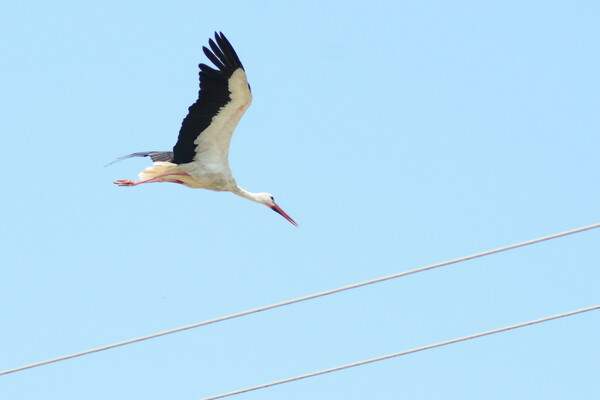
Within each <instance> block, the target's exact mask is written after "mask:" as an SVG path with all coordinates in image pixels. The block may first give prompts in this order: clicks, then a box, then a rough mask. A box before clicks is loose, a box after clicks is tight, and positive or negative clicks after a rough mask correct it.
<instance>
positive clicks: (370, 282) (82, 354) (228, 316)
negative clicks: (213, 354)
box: [0, 223, 600, 375]
mask: <svg viewBox="0 0 600 400" xmlns="http://www.w3.org/2000/svg"><path fill="white" fill-rule="evenodd" d="M599 227H600V223H596V224H593V225H588V226H584V227H581V228H577V229H572V230H568V231H564V232H560V233H555V234H553V235H548V236H544V237H540V238H537V239H533V240H528V241H525V242H521V243H516V244H511V245H509V246H504V247H499V248H497V249H493V250H488V251H484V252H481V253H476V254H472V255H469V256H466V257H461V258H456V259H454V260H450V261H444V262H441V263H437V264H431V265H427V266H425V267H421V268H416V269H412V270H409V271H404V272H399V273H397V274H393V275H388V276H384V277H381V278H376V279H372V280H368V281H364V282H359V283H354V284H352V285H348V286H343V287H340V288H337V289H332V290H327V291H324V292H320V293H315V294H311V295H308V296H304V297H298V298H296V299H292V300H287V301H282V302H280V303H275V304H271V305H268V306H263V307H259V308H254V309H251V310H247V311H242V312H239V313H236V314H231V315H227V316H224V317H219V318H214V319H209V320H207V321H203V322H198V323H195V324H191V325H187V326H183V327H179V328H175V329H170V330H167V331H163V332H158V333H153V334H151V335H147V336H142V337H138V338H135V339H129V340H125V341H122V342H118V343H113V344H109V345H106V346H102V347H96V348H94V349H90V350H85V351H81V352H78V353H73V354H69V355H65V356H61V357H56V358H52V359H50V360H46V361H40V362H36V363H33V364H28V365H23V366H21V367H16V368H12V369H7V370H5V371H0V375H7V374H11V373H14V372H18V371H23V370H26V369H29V368H36V367H40V366H42V365H46V364H52V363H55V362H59V361H64V360H68V359H70V358H75V357H81V356H84V355H87V354H92V353H97V352H99V351H104V350H109V349H113V348H115V347H120V346H125V345H129V344H132V343H136V342H141V341H144V340H149V339H154V338H157V337H160V336H165V335H170V334H172V333H177V332H181V331H185V330H188V329H193V328H198V327H201V326H205V325H210V324H215V323H217V322H222V321H227V320H230V319H234V318H239V317H243V316H245V315H249V314H255V313H259V312H262V311H267V310H272V309H274V308H278V307H283V306H287V305H290V304H294V303H299V302H302V301H307V300H312V299H316V298H317V297H323V296H328V295H331V294H334V293H339V292H343V291H346V290H351V289H356V288H359V287H362V286H367V285H372V284H374V283H379V282H383V281H387V280H390V279H395V278H400V277H403V276H407V275H411V274H416V273H418V272H423V271H428V270H430V269H434V268H439V267H444V266H447V265H451V264H456V263H459V262H463V261H468V260H472V259H474V258H479V257H484V256H489V255H491V254H495V253H500V252H503V251H507V250H512V249H516V248H519V247H524V246H529V245H532V244H535V243H539V242H543V241H546V240H551V239H556V238H559V237H563V236H567V235H572V234H575V233H579V232H583V231H587V230H591V229H596V228H599Z"/></svg>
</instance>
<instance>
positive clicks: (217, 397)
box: [202, 304, 600, 400]
mask: <svg viewBox="0 0 600 400" xmlns="http://www.w3.org/2000/svg"><path fill="white" fill-rule="evenodd" d="M598 309H600V304H599V305H596V306H592V307H586V308H581V309H579V310H575V311H569V312H566V313H562V314H556V315H552V316H550V317H545V318H540V319H536V320H533V321H527V322H522V323H520V324H515V325H510V326H505V327H503V328H498V329H493V330H491V331H486V332H481V333H476V334H473V335H469V336H463V337H460V338H457V339H451V340H446V341H444V342H439V343H434V344H430V345H427V346H422V347H416V348H414V349H410V350H404V351H401V352H398V353H393V354H387V355H385V356H380V357H375V358H370V359H368V360H363V361H358V362H354V363H351V364H346V365H341V366H338V367H334V368H329V369H324V370H321V371H316V372H311V373H308V374H304V375H298V376H294V377H292V378H287V379H282V380H279V381H274V382H269V383H265V384H262V385H258V386H253V387H249V388H245V389H240V390H235V391H233V392H229V393H224V394H220V395H217V396H212V397H205V398H203V399H202V400H216V399H222V398H224V397H230V396H234V395H237V394H242V393H247V392H252V391H254V390H259V389H265V388H268V387H271V386H276V385H282V384H284V383H289V382H293V381H299V380H301V379H306V378H312V377H314V376H318V375H323V374H328V373H330V372H336V371H341V370H343V369H348V368H354V367H358V366H360V365H365V364H370V363H374V362H378V361H383V360H387V359H390V358H394V357H400V356H404V355H407V354H411V353H417V352H419V351H423V350H429V349H433V348H435V347H442V346H447V345H449V344H453V343H458V342H464V341H466V340H471V339H476V338H479V337H482V336H487V335H493V334H495V333H500V332H506V331H509V330H511V329H517V328H523V327H524V326H528V325H535V324H539V323H541V322H546V321H551V320H553V319H558V318H564V317H570V316H572V315H575V314H581V313H584V312H588V311H593V310H598Z"/></svg>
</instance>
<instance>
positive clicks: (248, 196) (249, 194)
mask: <svg viewBox="0 0 600 400" xmlns="http://www.w3.org/2000/svg"><path fill="white" fill-rule="evenodd" d="M232 192H233V193H235V194H237V195H238V196H241V197H243V198H245V199H248V200H251V201H253V202H255V203H260V204H262V201H261V199H260V198H259V196H258V195H259V194H258V193H252V192H249V191H247V190H246V189H244V188H242V187H239V186H238V185H235V189H234V190H232Z"/></svg>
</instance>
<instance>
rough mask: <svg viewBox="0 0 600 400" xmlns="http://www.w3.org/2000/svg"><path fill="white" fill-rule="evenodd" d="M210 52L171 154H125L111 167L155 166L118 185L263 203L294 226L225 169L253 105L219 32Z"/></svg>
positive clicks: (241, 73)
mask: <svg viewBox="0 0 600 400" xmlns="http://www.w3.org/2000/svg"><path fill="white" fill-rule="evenodd" d="M208 44H209V46H210V49H208V48H206V47H202V50H203V51H204V54H205V55H206V57H207V58H208V59H209V60H210V61H211V62H212V63H213V64H214V65H215V67H216V69H215V68H212V67H210V66H208V65H206V64H200V65H199V68H200V92H199V93H198V100H197V101H196V102H195V103H194V104H192V105H191V106H190V108H189V112H188V115H187V116H186V117H185V118H184V119H183V122H182V123H181V129H180V130H179V137H178V139H177V143H176V144H175V146H174V147H173V151H148V152H139V153H133V154H129V155H127V156H124V157H121V158H119V159H117V160H115V161H113V162H117V161H121V160H124V159H126V158H131V157H150V159H151V160H152V161H153V165H152V166H150V167H148V168H146V169H144V170H143V171H142V172H140V173H139V175H138V176H139V177H140V180H139V181H132V180H129V179H120V180H118V181H116V182H115V184H116V185H119V186H136V185H139V184H142V183H151V182H174V183H179V184H181V185H184V186H187V187H190V188H198V189H209V190H215V191H227V192H231V193H234V194H237V195H238V196H241V197H243V198H245V199H248V200H252V201H254V202H256V203H260V204H264V205H266V206H267V207H269V208H270V209H271V210H273V211H275V212H277V213H279V214H280V215H282V216H283V217H284V218H285V219H287V220H288V221H289V222H291V223H292V224H294V225H295V226H298V224H297V223H296V221H294V220H293V219H292V218H291V217H290V216H289V215H287V214H286V212H285V211H283V210H282V209H281V207H279V205H277V203H275V199H274V198H273V195H271V194H270V193H264V192H263V193H252V192H249V191H247V190H245V189H243V188H241V187H240V186H238V184H237V183H236V181H235V178H234V177H233V175H232V174H231V169H230V168H229V143H230V142H231V135H232V134H233V131H234V129H235V127H236V126H237V124H238V122H239V121H240V119H241V118H242V115H244V112H245V111H246V109H247V108H248V107H249V106H250V103H251V102H252V93H251V92H250V85H249V84H248V80H247V79H246V72H245V71H244V67H243V66H242V63H241V62H240V59H239V58H238V56H237V54H236V53H235V50H234V49H233V47H232V46H231V43H229V40H227V38H226V37H225V35H223V33H220V32H219V33H216V32H215V40H214V41H213V40H212V39H209V40H208Z"/></svg>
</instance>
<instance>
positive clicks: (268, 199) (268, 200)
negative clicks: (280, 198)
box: [256, 193, 298, 226]
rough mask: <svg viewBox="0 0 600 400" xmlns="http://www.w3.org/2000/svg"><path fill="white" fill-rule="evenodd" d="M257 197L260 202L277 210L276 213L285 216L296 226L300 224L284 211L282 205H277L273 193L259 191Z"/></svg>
mask: <svg viewBox="0 0 600 400" xmlns="http://www.w3.org/2000/svg"><path fill="white" fill-rule="evenodd" d="M256 198H257V200H258V202H259V203H261V204H264V205H265V206H267V207H269V208H270V209H271V210H273V211H275V212H276V213H278V214H279V215H281V216H282V217H283V218H285V219H287V220H288V221H290V222H291V223H292V224H293V225H294V226H298V224H297V223H296V221H294V220H293V219H292V217H290V216H289V215H287V214H286V212H285V211H283V210H282V209H281V207H279V205H277V203H275V198H273V195H272V194H271V193H257V195H256Z"/></svg>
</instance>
